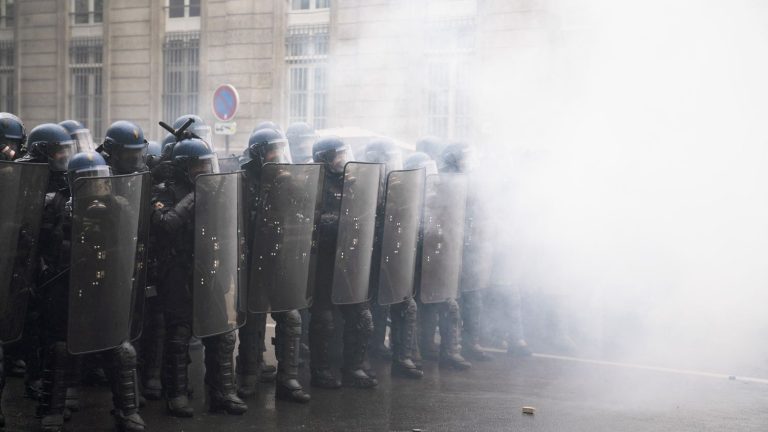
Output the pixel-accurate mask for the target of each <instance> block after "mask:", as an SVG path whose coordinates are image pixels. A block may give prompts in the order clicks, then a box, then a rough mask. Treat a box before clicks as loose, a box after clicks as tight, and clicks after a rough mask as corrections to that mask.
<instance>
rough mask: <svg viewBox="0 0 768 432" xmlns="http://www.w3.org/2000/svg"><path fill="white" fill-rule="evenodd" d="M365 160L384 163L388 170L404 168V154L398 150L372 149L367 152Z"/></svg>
mask: <svg viewBox="0 0 768 432" xmlns="http://www.w3.org/2000/svg"><path fill="white" fill-rule="evenodd" d="M365 160H366V161H368V162H376V163H383V164H384V165H385V166H386V167H387V172H390V171H398V170H401V169H403V154H402V153H401V152H400V151H397V150H393V151H387V152H380V151H370V152H368V153H366V155H365Z"/></svg>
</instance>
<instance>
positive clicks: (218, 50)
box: [0, 0, 552, 152]
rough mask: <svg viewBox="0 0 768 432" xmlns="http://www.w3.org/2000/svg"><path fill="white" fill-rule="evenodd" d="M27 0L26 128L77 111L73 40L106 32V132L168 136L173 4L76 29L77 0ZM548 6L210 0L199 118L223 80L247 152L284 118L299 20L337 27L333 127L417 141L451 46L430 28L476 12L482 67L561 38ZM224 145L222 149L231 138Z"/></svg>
mask: <svg viewBox="0 0 768 432" xmlns="http://www.w3.org/2000/svg"><path fill="white" fill-rule="evenodd" d="M313 1H314V0H313ZM17 4H18V7H17V20H16V22H17V28H16V31H15V32H14V33H13V35H12V36H10V37H14V38H15V39H16V46H17V56H18V62H17V64H18V66H17V80H18V83H19V85H18V98H17V100H18V101H19V102H18V105H19V106H18V113H19V114H20V115H21V117H22V118H23V119H24V121H25V123H26V124H27V126H28V128H31V127H33V126H35V125H36V124H39V123H43V122H49V121H61V120H63V119H65V118H67V116H69V115H70V114H71V113H70V112H69V111H70V108H69V103H68V100H67V95H68V91H69V85H70V84H69V81H68V80H69V75H68V48H69V45H68V44H69V41H70V40H71V38H72V37H77V36H78V35H82V34H88V35H92V36H98V37H101V38H102V39H103V45H104V62H103V76H104V84H103V86H104V89H103V92H104V96H103V97H104V110H103V111H104V112H103V116H104V120H103V124H104V128H106V127H107V126H108V125H109V124H110V123H111V122H113V121H115V120H120V119H128V120H131V121H134V122H136V123H137V124H139V125H140V126H141V127H142V128H144V129H145V131H146V134H147V135H148V137H150V138H154V139H158V140H159V139H162V138H163V136H164V135H165V132H164V131H163V130H162V129H161V128H160V127H159V126H157V123H158V121H160V120H165V121H173V119H163V118H162V115H163V102H162V94H163V67H164V66H163V64H164V63H163V42H164V40H165V34H166V32H169V31H174V30H176V29H177V28H178V27H179V25H178V22H176V21H173V19H169V18H168V17H167V9H166V6H165V1H161V0H105V1H104V5H105V6H104V8H105V10H104V21H103V24H101V25H98V26H90V27H89V26H85V27H88V28H76V27H82V26H72V25H70V22H71V20H70V12H71V11H70V7H71V2H70V1H69V0H23V1H18V0H17ZM546 8H547V1H546V0H515V1H511V0H423V1H413V0H333V1H332V2H331V7H330V10H326V11H325V12H322V11H320V12H313V11H299V12H296V11H291V10H290V1H288V0H202V7H201V17H200V18H199V19H196V20H188V22H187V23H186V24H184V25H182V26H181V27H185V26H186V27H189V26H191V28H192V29H193V30H199V31H200V80H199V99H198V106H199V108H198V114H200V115H201V116H202V117H203V118H204V119H205V120H206V121H207V122H209V124H210V125H211V126H213V124H214V123H215V121H216V120H215V119H214V116H213V113H212V111H211V102H212V101H211V98H212V94H213V91H214V89H215V88H216V87H217V86H218V85H220V84H224V83H229V84H233V85H234V86H235V87H236V88H237V89H238V92H239V96H240V107H239V110H238V113H237V115H236V117H235V121H236V122H237V134H236V135H235V136H233V137H231V140H230V144H231V147H230V150H231V152H239V151H240V149H242V148H243V147H244V145H245V144H246V143H247V138H248V135H249V134H250V132H251V130H252V129H253V127H254V126H255V125H256V124H257V123H258V122H259V121H262V120H266V119H274V120H276V121H278V122H280V123H285V122H286V119H287V114H288V102H287V101H288V96H289V95H288V89H287V86H288V83H287V81H288V80H287V74H288V66H287V64H286V59H285V56H286V34H287V31H288V29H289V28H292V27H293V26H296V25H304V24H306V23H320V24H323V25H325V24H327V25H328V28H329V54H328V60H327V62H328V75H329V82H328V102H327V114H328V126H331V127H343V126H357V127H361V128H365V129H369V130H372V131H375V132H379V133H386V134H388V135H391V136H394V137H396V138H400V139H403V140H406V141H411V142H412V141H413V140H415V139H416V137H418V136H420V135H422V134H423V133H425V131H426V127H425V124H426V123H425V119H424V116H425V110H427V102H428V101H427V98H426V96H425V91H424V88H425V87H428V86H429V85H430V83H429V77H428V76H427V74H426V73H425V70H426V68H427V64H428V62H429V59H430V58H431V57H430V56H431V55H432V54H433V52H432V51H434V50H435V49H434V46H433V45H434V44H436V43H437V44H439V43H441V42H442V41H440V40H437V41H436V40H434V38H431V36H430V34H429V33H428V31H427V30H428V29H429V28H430V26H432V25H433V24H435V23H440V22H442V21H456V20H469V22H471V23H472V24H471V25H473V26H474V28H475V34H474V35H473V41H472V47H471V49H469V50H468V51H467V52H462V53H461V54H462V55H468V56H469V57H468V58H470V59H471V62H474V63H475V64H482V63H484V62H486V61H488V60H492V59H494V58H499V57H500V56H501V57H506V58H511V57H512V56H514V55H515V53H516V52H518V51H519V50H520V49H521V47H522V48H523V49H524V48H525V47H533V46H536V45H537V44H540V43H543V42H545V41H546V40H547V38H550V37H552V33H551V32H550V31H549V26H550V24H551V23H550V22H549V20H548V15H547V12H546ZM457 11H458V12H457ZM446 14H447V15H446ZM177 20H178V19H177ZM186 27H185V28H186ZM1 37H4V36H3V34H2V31H0V38H1ZM449 55H452V54H449ZM283 126H284V127H285V126H287V125H286V124H283ZM215 144H216V146H217V148H219V149H220V150H223V146H224V139H223V137H221V136H217V137H216V138H215Z"/></svg>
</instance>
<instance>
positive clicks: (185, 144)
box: [171, 138, 219, 184]
mask: <svg viewBox="0 0 768 432" xmlns="http://www.w3.org/2000/svg"><path fill="white" fill-rule="evenodd" d="M171 161H172V163H173V164H174V165H175V166H176V167H177V168H178V173H179V175H183V178H182V179H181V180H186V181H188V182H190V183H193V184H194V182H195V178H197V176H198V175H200V174H212V173H218V172H219V159H218V157H217V156H216V153H215V152H214V151H213V150H211V148H210V147H208V144H207V143H205V142H204V141H203V140H201V139H199V138H187V139H185V140H182V141H180V142H178V143H176V145H175V146H173V152H172V153H171Z"/></svg>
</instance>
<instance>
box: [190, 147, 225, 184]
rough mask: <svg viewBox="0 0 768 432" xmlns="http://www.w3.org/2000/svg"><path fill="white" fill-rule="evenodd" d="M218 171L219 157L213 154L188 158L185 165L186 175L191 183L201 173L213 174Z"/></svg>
mask: <svg viewBox="0 0 768 432" xmlns="http://www.w3.org/2000/svg"><path fill="white" fill-rule="evenodd" d="M218 172H219V158H218V157H216V155H215V154H212V155H208V156H201V157H199V158H194V159H190V160H189V164H188V165H187V177H188V178H189V181H191V182H192V183H194V182H195V179H196V178H197V176H199V175H201V174H215V173H218Z"/></svg>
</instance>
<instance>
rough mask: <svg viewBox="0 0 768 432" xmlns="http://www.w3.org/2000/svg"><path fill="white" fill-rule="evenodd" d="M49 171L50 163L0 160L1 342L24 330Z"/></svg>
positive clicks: (11, 339)
mask: <svg viewBox="0 0 768 432" xmlns="http://www.w3.org/2000/svg"><path fill="white" fill-rule="evenodd" d="M48 172H49V171H48V164H23V163H15V162H5V161H0V196H1V197H3V198H2V199H3V205H1V206H0V245H1V246H0V343H10V342H13V341H16V340H17V339H19V338H20V337H21V332H22V329H23V328H24V319H25V316H26V312H27V301H28V299H29V291H30V289H31V288H32V287H33V286H34V280H33V279H34V275H35V274H36V272H35V270H36V268H37V266H36V263H37V259H36V256H37V241H38V235H39V233H40V221H41V219H42V215H43V206H44V203H45V191H46V187H47V185H48Z"/></svg>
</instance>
